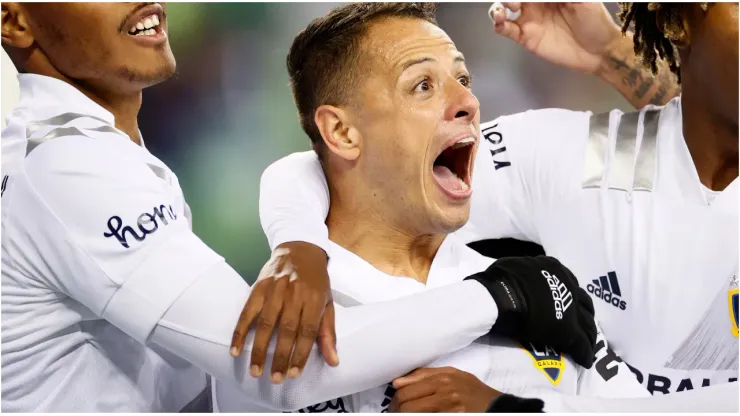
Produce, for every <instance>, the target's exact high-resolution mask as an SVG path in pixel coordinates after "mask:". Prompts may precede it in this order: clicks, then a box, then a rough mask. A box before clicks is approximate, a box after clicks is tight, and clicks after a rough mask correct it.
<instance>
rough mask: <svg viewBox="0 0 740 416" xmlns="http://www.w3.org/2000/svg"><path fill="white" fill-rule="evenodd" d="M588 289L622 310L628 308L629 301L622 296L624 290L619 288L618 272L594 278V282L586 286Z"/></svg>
mask: <svg viewBox="0 0 740 416" xmlns="http://www.w3.org/2000/svg"><path fill="white" fill-rule="evenodd" d="M586 290H588V292H589V293H591V294H593V295H594V296H596V297H597V298H599V299H601V300H603V301H604V302H606V303H608V304H611V305H612V306H614V307H615V308H619V309H621V310H625V309H627V302H625V301H623V300H622V298H621V296H622V291H621V290H620V289H619V281H618V280H617V274H616V273H614V272H609V273H607V274H606V276H600V277H599V278H598V279H594V280H593V281H592V283H589V284H588V286H586Z"/></svg>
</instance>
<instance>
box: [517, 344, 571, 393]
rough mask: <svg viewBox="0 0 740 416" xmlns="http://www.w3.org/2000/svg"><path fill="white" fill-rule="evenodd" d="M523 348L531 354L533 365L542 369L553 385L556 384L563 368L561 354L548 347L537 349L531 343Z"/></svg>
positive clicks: (563, 362)
mask: <svg viewBox="0 0 740 416" xmlns="http://www.w3.org/2000/svg"><path fill="white" fill-rule="evenodd" d="M523 348H524V349H525V350H526V351H527V352H528V353H529V355H531V356H532V360H533V361H534V366H535V367H537V369H538V370H540V371H542V373H543V374H544V375H545V376H547V378H548V380H550V382H551V383H552V384H553V385H555V386H557V385H558V383H560V379H561V378H562V376H563V371H564V370H565V360H563V354H558V353H557V351H555V350H554V349H552V348H550V347H545V348H540V349H537V348H535V346H534V345H532V344H528V347H523Z"/></svg>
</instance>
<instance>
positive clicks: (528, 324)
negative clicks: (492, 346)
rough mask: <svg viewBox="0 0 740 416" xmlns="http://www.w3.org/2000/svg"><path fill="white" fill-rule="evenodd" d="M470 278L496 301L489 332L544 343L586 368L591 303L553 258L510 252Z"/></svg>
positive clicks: (590, 356)
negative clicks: (494, 315)
mask: <svg viewBox="0 0 740 416" xmlns="http://www.w3.org/2000/svg"><path fill="white" fill-rule="evenodd" d="M467 279H473V280H476V281H478V282H480V283H481V284H483V286H485V287H486V289H488V292H489V293H490V294H491V296H492V297H493V300H494V301H495V302H496V306H497V307H498V318H497V319H496V323H495V324H494V325H493V328H491V333H495V334H497V335H503V336H507V337H511V338H514V339H515V340H517V341H519V342H521V343H531V344H534V345H535V346H538V347H544V346H549V347H551V348H553V349H555V350H556V351H558V352H561V353H564V354H567V355H569V356H570V357H571V358H572V359H573V361H575V362H576V363H577V364H579V365H581V366H582V367H585V368H591V366H593V363H594V354H595V347H596V323H595V322H594V305H593V302H592V301H591V298H590V297H589V296H588V293H586V291H585V290H583V289H581V288H580V287H579V286H578V280H577V279H576V277H575V276H574V275H573V273H571V272H570V270H568V269H567V268H566V267H565V266H563V265H562V264H561V263H560V262H559V261H558V260H557V259H554V258H552V257H546V256H538V257H509V258H503V259H499V260H497V261H496V262H494V263H493V264H492V265H491V266H490V267H489V268H488V269H486V271H484V272H480V273H476V274H474V275H472V276H469V277H467V278H466V280H467Z"/></svg>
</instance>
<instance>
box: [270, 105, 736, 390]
mask: <svg viewBox="0 0 740 416" xmlns="http://www.w3.org/2000/svg"><path fill="white" fill-rule="evenodd" d="M681 126H682V122H681V101H680V98H677V99H674V100H673V101H671V102H670V103H669V104H668V105H666V106H665V107H647V108H645V109H643V110H642V111H640V112H635V113H628V114H623V113H622V112H620V111H618V110H614V111H612V112H610V113H607V114H601V115H592V114H591V113H589V112H576V111H568V110H559V109H551V110H537V111H528V112H525V113H521V114H515V115H512V116H505V117H501V118H499V119H497V120H495V121H493V122H490V123H485V124H483V125H482V126H481V130H482V137H481V145H480V146H479V149H478V153H477V155H476V162H475V171H474V178H473V185H474V186H473V199H472V207H471V216H470V222H469V223H468V224H467V225H466V226H465V227H463V229H461V230H460V231H458V232H457V233H456V234H457V235H458V236H459V237H460V238H461V239H462V240H463V241H466V242H467V241H475V240H481V239H489V238H503V237H513V238H518V239H523V240H528V241H533V242H536V243H538V244H541V245H542V246H543V247H544V249H545V251H546V252H547V253H548V255H551V256H554V257H557V258H558V259H560V260H561V261H562V262H563V263H564V264H565V265H566V266H568V267H569V268H570V269H571V270H572V271H573V272H574V273H575V275H576V276H577V277H578V278H579V282H580V284H581V286H582V287H584V288H585V289H587V290H588V292H589V293H590V294H591V296H592V299H593V301H594V305H595V308H596V316H597V317H598V318H599V321H600V322H601V325H602V327H603V329H604V331H605V333H606V334H608V336H609V339H610V342H611V345H612V347H613V348H614V350H615V352H616V353H617V354H618V355H619V356H621V357H622V358H623V359H624V360H625V361H626V362H627V363H628V364H629V365H630V368H631V369H632V371H633V372H634V373H635V374H636V376H637V378H638V380H639V381H640V382H641V383H642V384H643V386H645V387H646V388H647V390H648V391H650V392H651V393H670V392H677V391H685V390H690V389H693V388H697V387H704V386H709V385H713V384H718V383H727V382H728V381H736V380H737V374H738V352H737V351H738V345H737V316H738V315H737V302H738V300H737V299H738V297H737V296H738V295H737V293H738V291H737V277H736V276H737V273H738V257H737V253H738V235H737V229H738V213H737V211H738V204H737V197H738V195H737V180H735V181H734V182H733V183H732V184H731V185H730V186H729V187H728V188H727V189H725V190H724V191H723V192H721V193H712V192H707V190H706V189H705V188H704V187H703V186H702V185H701V183H700V181H699V179H698V175H697V173H696V170H695V168H694V165H693V163H692V160H691V156H690V154H689V152H688V149H687V147H686V144H685V142H684V140H683V136H682V130H681ZM328 203H329V195H328V190H327V188H326V180H325V178H324V176H323V172H322V170H321V167H320V164H319V163H318V160H317V159H316V157H315V155H314V154H312V152H304V153H298V154H293V155H290V156H288V157H286V158H284V159H281V160H280V161H278V162H276V163H274V164H273V165H272V166H270V167H269V168H268V169H267V170H266V171H265V173H264V174H263V178H262V184H261V196H260V216H261V220H262V224H263V228H264V229H265V233H266V234H267V236H268V241H269V242H270V245H271V247H273V248H274V247H276V246H277V245H279V244H281V243H283V242H286V241H296V240H298V241H308V242H311V243H313V244H316V245H319V246H321V247H322V248H324V249H325V250H328V247H329V246H328V238H326V235H327V231H326V227H325V226H324V224H323V219H324V218H325V217H326V214H327V213H328ZM309 218H310V219H311V220H307V219H309Z"/></svg>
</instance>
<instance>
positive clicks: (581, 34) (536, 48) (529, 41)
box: [491, 3, 680, 109]
mask: <svg viewBox="0 0 740 416" xmlns="http://www.w3.org/2000/svg"><path fill="white" fill-rule="evenodd" d="M503 6H506V7H508V8H509V9H510V10H512V11H516V12H520V15H519V16H518V18H516V19H515V20H514V19H507V13H506V11H505V9H504V8H503ZM509 17H514V16H511V14H509ZM491 19H492V20H493V24H494V31H495V32H496V33H497V34H499V35H502V36H504V37H507V38H509V39H511V40H513V41H514V42H516V43H517V44H519V45H521V46H522V47H524V48H525V49H526V50H528V51H529V52H531V53H533V54H535V55H536V56H538V57H540V58H542V59H544V60H546V61H549V62H551V63H553V64H555V65H558V66H562V67H565V68H569V69H574V70H576V71H579V72H584V73H587V74H591V75H595V76H598V77H599V78H601V79H602V80H603V81H604V82H606V83H607V84H609V85H611V86H612V87H614V89H616V90H617V91H618V92H619V93H620V94H622V96H624V98H625V99H627V101H629V103H630V104H632V105H633V106H634V107H635V108H637V109H640V108H642V107H644V106H646V105H648V104H654V105H663V104H665V103H667V102H668V101H670V100H671V99H672V98H674V97H676V96H677V95H678V94H680V89H679V86H678V83H677V80H676V79H675V77H674V76H673V75H672V74H671V71H670V70H669V68H668V66H667V65H665V64H664V63H663V62H659V63H658V64H659V71H658V75H654V74H653V73H652V72H651V71H650V70H649V69H647V68H646V67H644V66H643V65H641V64H640V63H639V62H638V61H637V59H636V56H635V53H634V45H633V37H632V33H629V32H628V33H627V34H626V35H625V36H622V33H621V31H620V28H619V26H617V24H616V23H615V22H614V19H613V18H612V16H611V14H610V13H609V11H608V10H607V8H606V7H605V6H604V5H603V4H602V3H494V6H493V7H492V8H491Z"/></svg>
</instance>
